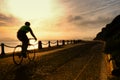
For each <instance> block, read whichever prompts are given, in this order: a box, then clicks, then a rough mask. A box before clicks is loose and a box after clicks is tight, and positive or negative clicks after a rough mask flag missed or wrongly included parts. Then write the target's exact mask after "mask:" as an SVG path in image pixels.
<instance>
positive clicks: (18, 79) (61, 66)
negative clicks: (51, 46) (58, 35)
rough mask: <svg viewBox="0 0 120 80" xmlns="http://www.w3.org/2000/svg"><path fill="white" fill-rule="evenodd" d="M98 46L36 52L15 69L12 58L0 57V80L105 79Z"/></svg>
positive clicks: (69, 46)
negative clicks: (29, 59)
mask: <svg viewBox="0 0 120 80" xmlns="http://www.w3.org/2000/svg"><path fill="white" fill-rule="evenodd" d="M102 47H103V45H102V44H101V43H96V42H95V43H94V42H89V43H87V44H75V45H68V46H64V47H61V48H58V49H55V50H50V51H44V52H39V53H37V54H36V55H37V57H36V60H35V61H34V62H29V61H28V60H27V59H24V62H23V63H22V65H20V66H16V65H15V64H14V63H13V61H12V57H6V58H0V80H107V71H106V70H107V69H106V65H105V60H104V54H103V53H102V50H103V48H102Z"/></svg>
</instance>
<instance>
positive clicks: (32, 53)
mask: <svg viewBox="0 0 120 80" xmlns="http://www.w3.org/2000/svg"><path fill="white" fill-rule="evenodd" d="M27 55H28V59H29V60H30V61H34V59H35V49H34V45H30V46H28V50H27Z"/></svg>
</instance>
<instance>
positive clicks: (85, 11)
mask: <svg viewBox="0 0 120 80" xmlns="http://www.w3.org/2000/svg"><path fill="white" fill-rule="evenodd" d="M28 3H29V4H28ZM119 3H120V1H116V0H109V1H106V0H102V1H101V0H89V1H87V0H84V1H82V0H74V1H73V0H62V1H61V0H44V1H41V0H35V1H29V0H20V1H16V0H0V28H1V29H0V36H1V37H0V41H4V40H8V39H11V40H18V39H17V38H16V33H17V30H18V29H19V28H20V27H21V26H23V25H24V23H25V22H26V21H29V22H30V23H31V28H32V30H33V32H34V34H35V35H36V37H37V38H38V40H61V39H65V40H66V39H81V40H92V39H93V38H94V37H95V36H96V34H97V33H98V32H100V31H101V29H102V28H103V27H105V26H106V24H109V23H110V22H111V21H112V20H113V19H114V18H115V17H116V16H117V15H119V14H120V9H119V6H120V4H119ZM108 14H109V15H108ZM28 36H29V37H31V35H30V34H28Z"/></svg>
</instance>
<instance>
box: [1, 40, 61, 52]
mask: <svg viewBox="0 0 120 80" xmlns="http://www.w3.org/2000/svg"><path fill="white" fill-rule="evenodd" d="M50 42H51V44H50V45H51V46H56V45H57V40H52V41H50ZM1 43H4V45H5V47H4V48H5V50H4V51H5V53H7V54H9V53H11V52H13V50H14V48H13V47H15V46H16V45H20V44H21V42H20V41H4V42H0V44H1ZM30 43H31V44H35V46H34V48H35V49H38V42H34V41H31V42H30ZM59 45H62V43H61V42H59ZM0 47H1V46H0ZM11 47H12V48H11ZM42 47H43V48H46V47H48V40H43V41H42ZM0 53H1V48H0Z"/></svg>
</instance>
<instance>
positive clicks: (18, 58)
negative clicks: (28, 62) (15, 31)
mask: <svg viewBox="0 0 120 80" xmlns="http://www.w3.org/2000/svg"><path fill="white" fill-rule="evenodd" d="M21 51H22V46H21V45H18V46H16V47H15V48H14V51H13V62H14V63H15V64H17V65H20V64H21V63H22V61H23V56H22V53H21Z"/></svg>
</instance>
